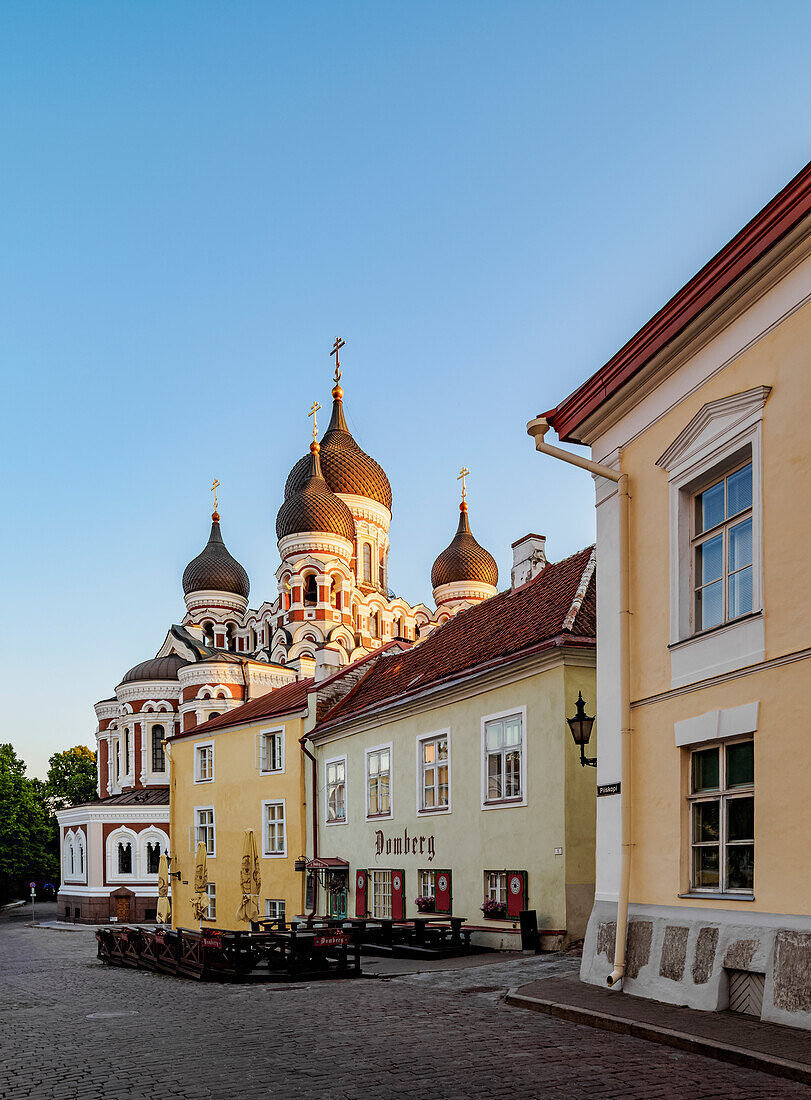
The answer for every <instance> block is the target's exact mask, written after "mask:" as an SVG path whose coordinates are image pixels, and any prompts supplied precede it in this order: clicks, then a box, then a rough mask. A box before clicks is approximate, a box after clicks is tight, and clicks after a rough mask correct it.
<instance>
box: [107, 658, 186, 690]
mask: <svg viewBox="0 0 811 1100" xmlns="http://www.w3.org/2000/svg"><path fill="white" fill-rule="evenodd" d="M186 664H188V661H187V660H186V659H185V657H179V656H178V655H177V653H170V654H169V656H168V657H152V658H151V659H150V660H148V661H141V663H140V664H139V665H135V667H134V668H131V669H130V670H129V672H128V673H127V674H126V675H125V676H124V679H123V680H122V681H121V683H122V684H131V683H133V682H134V681H135V680H176V679H177V672H178V669H180V668H183V666H184V665H186Z"/></svg>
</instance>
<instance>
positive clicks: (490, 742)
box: [484, 714, 523, 802]
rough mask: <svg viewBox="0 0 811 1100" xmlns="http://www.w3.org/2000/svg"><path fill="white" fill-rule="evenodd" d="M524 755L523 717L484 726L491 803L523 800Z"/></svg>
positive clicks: (501, 719)
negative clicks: (522, 775)
mask: <svg viewBox="0 0 811 1100" xmlns="http://www.w3.org/2000/svg"><path fill="white" fill-rule="evenodd" d="M522 754H523V728H522V721H521V715H520V714H511V715H509V716H508V717H506V718H498V719H495V720H493V721H490V722H487V723H486V724H485V727H484V756H485V768H486V773H485V774H486V776H487V796H486V797H487V801H488V802H496V801H503V800H505V799H519V798H522V797H523V790H522V782H521V772H522Z"/></svg>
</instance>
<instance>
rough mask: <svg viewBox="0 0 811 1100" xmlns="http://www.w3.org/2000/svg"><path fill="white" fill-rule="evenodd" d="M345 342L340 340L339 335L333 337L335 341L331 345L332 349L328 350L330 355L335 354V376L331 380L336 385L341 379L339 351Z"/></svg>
mask: <svg viewBox="0 0 811 1100" xmlns="http://www.w3.org/2000/svg"><path fill="white" fill-rule="evenodd" d="M345 344H346V340H342V339H341V337H340V336H336V337H335V343H334V344H333V345H332V351H331V352H330V355H331V356H332V355H334V356H335V378H334V379H333V381H334V382H335V385H336V386H337V385H338V383H339V382H340V381H341V356H340V351H341V348H342V347H343V346H344V345H345Z"/></svg>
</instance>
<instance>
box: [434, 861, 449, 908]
mask: <svg viewBox="0 0 811 1100" xmlns="http://www.w3.org/2000/svg"><path fill="white" fill-rule="evenodd" d="M436 911H437V913H450V911H451V873H450V871H437V873H436Z"/></svg>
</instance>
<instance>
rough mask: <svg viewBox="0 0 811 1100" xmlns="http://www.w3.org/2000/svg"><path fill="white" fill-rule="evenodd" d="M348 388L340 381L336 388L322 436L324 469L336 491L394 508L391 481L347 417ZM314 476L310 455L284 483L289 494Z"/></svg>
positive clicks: (299, 463) (322, 465)
mask: <svg viewBox="0 0 811 1100" xmlns="http://www.w3.org/2000/svg"><path fill="white" fill-rule="evenodd" d="M343 396H344V391H343V390H342V389H341V387H340V385H339V384H338V382H337V381H336V383H335V388H334V389H333V391H332V397H333V402H332V419H331V420H330V422H329V427H328V428H327V430H326V432H324V438H323V439H322V440H321V469H322V471H323V476H324V480H325V481H326V483H327V485H328V487H329V488H330V489H331V490H332V492H333V493H348V494H351V495H353V496H359V497H366V498H367V499H369V500H376V501H378V503H380V504H383V505H385V507H386V508H388V510H389V511H391V485H389V479H388V478H387V477H386V474H385V473H384V471H383V467H382V466H380V465H378V463H377V462H375V460H374V459H373V458H370V457H369V455H367V454H366V452H365V451H362V450H361V449H360V447H359V446H358V445H357V443H356V442H355V440H354V438H353V436H352V433H351V432H350V431H349V428H348V427H347V423H346V419H345V417H344V403H343ZM309 476H310V459H309V456H308V455H305V456H304V458H301V459H299V461H298V462H297V463H296V465H295V466H294V467H293V469H292V470H291V471H290V475H289V477H288V478H287V484H286V485H285V487H284V495H285V498H287V497H289V496H292V494H293V493H297V492H299V490H300V489H301V488H302V486H303V485H304V483H305V481H307V479H308V478H309Z"/></svg>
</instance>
